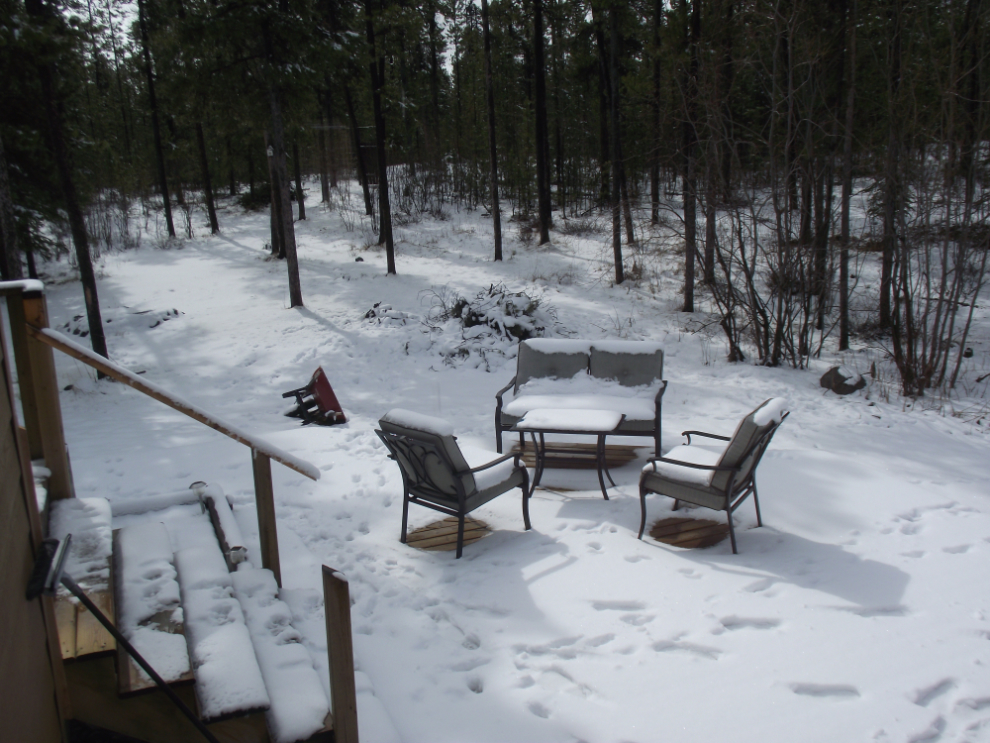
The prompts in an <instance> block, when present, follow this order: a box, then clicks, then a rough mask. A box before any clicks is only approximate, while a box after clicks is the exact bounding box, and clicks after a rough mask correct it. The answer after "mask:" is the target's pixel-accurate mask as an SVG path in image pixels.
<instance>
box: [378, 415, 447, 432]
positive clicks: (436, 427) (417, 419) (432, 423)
mask: <svg viewBox="0 0 990 743" xmlns="http://www.w3.org/2000/svg"><path fill="white" fill-rule="evenodd" d="M382 420H383V421H385V422H386V423H392V424H394V425H396V426H402V427H403V428H412V429H414V430H416V431H423V432H425V433H433V434H436V435H437V436H453V435H454V427H453V426H452V425H450V423H449V422H447V421H446V420H444V419H443V418H437V417H435V416H432V415H426V414H425V413H417V412H416V411H415V410H406V409H405V408H392V409H391V410H389V411H388V412H387V413H385V415H383V416H382Z"/></svg>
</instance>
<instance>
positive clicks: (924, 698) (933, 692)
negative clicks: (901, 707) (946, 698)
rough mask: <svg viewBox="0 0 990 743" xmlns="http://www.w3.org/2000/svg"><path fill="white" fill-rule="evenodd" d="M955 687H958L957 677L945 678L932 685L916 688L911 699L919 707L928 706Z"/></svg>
mask: <svg viewBox="0 0 990 743" xmlns="http://www.w3.org/2000/svg"><path fill="white" fill-rule="evenodd" d="M954 688H956V681H955V679H951V678H945V679H942V680H941V681H939V682H938V683H936V684H933V685H932V686H928V687H925V688H923V689H918V690H916V691H915V693H914V698H913V699H912V700H911V701H912V702H914V703H915V704H917V705H918V706H919V707H927V706H928V705H929V704H931V703H932V702H934V701H935V700H936V699H938V698H939V697H940V696H942V695H943V694H946V693H947V692H950V691H952V690H953V689H954Z"/></svg>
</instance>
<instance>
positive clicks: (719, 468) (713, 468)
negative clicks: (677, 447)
mask: <svg viewBox="0 0 990 743" xmlns="http://www.w3.org/2000/svg"><path fill="white" fill-rule="evenodd" d="M657 462H663V463H664V464H676V465H678V466H680V467H690V468H691V469H693V470H708V471H710V472H731V471H733V470H737V469H739V468H738V467H728V466H726V465H722V464H694V463H693V462H682V461H681V460H680V459H667V457H653V458H652V459H649V460H647V463H648V464H652V465H653V471H654V472H656V469H657Z"/></svg>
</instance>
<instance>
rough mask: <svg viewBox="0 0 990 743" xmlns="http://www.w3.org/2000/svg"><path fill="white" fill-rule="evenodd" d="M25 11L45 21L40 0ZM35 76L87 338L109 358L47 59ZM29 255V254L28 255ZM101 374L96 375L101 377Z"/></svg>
mask: <svg viewBox="0 0 990 743" xmlns="http://www.w3.org/2000/svg"><path fill="white" fill-rule="evenodd" d="M26 9H27V11H28V13H29V14H30V15H31V16H33V17H34V18H36V19H37V20H38V21H40V22H42V23H44V21H45V9H44V7H43V6H42V4H41V0H28V2H27V3H26ZM37 67H38V76H39V78H40V79H41V95H42V97H43V99H44V106H45V115H46V118H47V123H48V137H49V145H50V147H51V150H52V155H53V157H54V159H55V169H56V171H57V172H58V181H59V185H60V187H61V189H62V198H63V200H64V206H65V211H66V213H67V215H68V217H69V230H70V232H71V233H72V244H73V246H74V247H75V250H76V262H77V264H78V266H79V278H80V280H81V281H82V285H83V298H84V301H85V304H86V319H87V322H88V324H89V338H90V342H91V343H92V344H93V351H94V352H96V353H98V354H99V355H100V356H103V357H104V358H110V357H109V354H108V353H107V340H106V336H105V335H104V333H103V318H102V317H101V316H100V299H99V295H98V294H97V291H96V273H95V272H94V271H93V262H92V260H91V258H90V254H89V235H88V234H87V232H86V220H85V218H84V217H83V213H82V208H81V207H80V205H79V197H78V196H77V194H76V186H75V182H74V181H73V178H72V165H71V164H70V161H69V150H68V148H67V147H66V146H65V135H64V132H63V130H62V118H61V116H60V114H59V111H60V110H61V101H59V99H58V92H57V89H56V87H55V80H54V75H53V74H52V64H51V63H50V62H48V61H47V60H46V59H44V58H41V59H38V60H37ZM29 257H30V256H29ZM103 376H104V375H103V374H100V375H99V378H101V379H102V378H103Z"/></svg>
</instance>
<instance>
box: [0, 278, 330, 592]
mask: <svg viewBox="0 0 990 743" xmlns="http://www.w3.org/2000/svg"><path fill="white" fill-rule="evenodd" d="M0 297H4V298H5V299H6V300H7V311H8V314H9V317H10V326H11V336H12V338H11V340H12V343H13V346H14V357H15V361H16V364H17V378H18V386H19V388H20V391H21V408H22V410H23V412H24V425H25V428H26V429H27V436H28V448H29V449H30V452H31V458H32V459H44V460H45V466H46V467H47V468H48V469H49V470H50V471H51V477H50V478H49V481H48V492H49V495H50V496H51V497H52V498H72V497H74V496H75V490H74V486H73V483H72V470H71V468H70V465H69V455H68V451H67V450H66V446H65V433H64V429H63V425H62V412H61V406H60V405H59V400H58V389H59V388H58V379H57V377H56V375H55V360H54V356H53V354H52V349H57V350H58V351H61V352H62V353H65V354H67V355H68V356H71V357H72V358H74V359H77V360H78V361H81V362H82V363H84V364H86V365H88V366H91V367H93V368H94V369H96V370H97V371H99V372H101V373H102V374H104V375H106V376H108V377H110V378H112V379H114V380H116V381H118V382H121V383H123V384H126V385H127V386H129V387H133V388H134V389H136V390H138V391H139V392H141V393H143V394H145V395H148V396H149V397H152V398H154V399H155V400H158V401H159V402H161V403H163V404H165V405H168V406H169V407H170V408H172V409H173V410H177V411H178V412H180V413H182V414H184V415H187V416H189V417H190V418H192V419H193V420H195V421H198V422H199V423H202V424H203V425H205V426H209V427H210V428H212V429H213V430H215V431H218V432H220V433H222V434H224V435H225V436H229V437H230V438H232V439H234V441H237V442H238V443H240V444H243V445H245V446H247V447H248V448H250V449H251V469H252V472H253V475H254V492H255V502H256V506H257V509H258V534H259V539H260V542H261V564H262V567H265V568H268V569H269V570H271V571H272V572H273V573H274V574H275V580H276V581H277V582H278V585H279V586H281V585H282V572H281V568H280V564H279V556H278V534H277V532H276V529H275V499H274V489H273V487H272V467H271V462H272V460H275V461H276V462H278V463H279V464H282V465H284V466H286V467H288V468H289V469H291V470H294V471H296V472H298V473H299V474H301V475H304V476H306V477H308V478H310V479H311V480H318V479H320V470H319V469H318V468H317V467H315V466H314V465H312V464H310V463H309V462H306V461H305V460H302V459H299V458H298V457H294V456H293V455H291V454H289V453H288V452H285V451H282V450H281V449H279V448H278V447H275V446H272V445H271V444H269V443H268V442H266V441H264V440H263V439H261V438H258V437H257V436H253V435H251V434H249V433H247V432H245V431H243V430H241V429H240V428H238V427H237V426H236V425H234V424H232V423H229V422H227V421H225V420H223V419H222V418H220V417H219V416H216V415H213V414H211V413H208V412H207V411H205V410H203V409H202V408H200V407H199V406H197V405H194V404H193V403H190V402H188V401H186V400H184V399H183V398H182V397H180V396H179V395H176V394H174V393H172V392H169V391H168V390H166V389H164V388H163V387H160V386H159V385H157V384H154V383H153V382H149V381H148V380H147V379H144V378H142V377H139V376H138V375H137V374H135V373H134V372H132V371H130V370H129V369H125V368H124V367H122V366H119V365H117V364H115V363H113V362H112V361H110V360H108V359H105V358H103V357H102V356H100V355H98V354H96V353H94V352H93V351H91V350H90V349H88V348H86V347H85V346H82V345H80V344H78V343H76V342H75V341H74V340H72V339H71V338H69V337H68V336H66V335H63V334H62V333H59V332H57V331H54V330H52V329H51V328H50V327H49V326H48V325H49V323H48V307H47V304H46V302H45V295H44V285H43V284H42V283H41V282H40V281H8V282H0Z"/></svg>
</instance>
